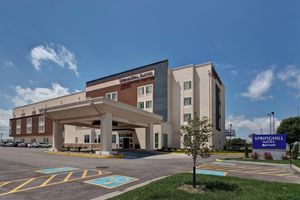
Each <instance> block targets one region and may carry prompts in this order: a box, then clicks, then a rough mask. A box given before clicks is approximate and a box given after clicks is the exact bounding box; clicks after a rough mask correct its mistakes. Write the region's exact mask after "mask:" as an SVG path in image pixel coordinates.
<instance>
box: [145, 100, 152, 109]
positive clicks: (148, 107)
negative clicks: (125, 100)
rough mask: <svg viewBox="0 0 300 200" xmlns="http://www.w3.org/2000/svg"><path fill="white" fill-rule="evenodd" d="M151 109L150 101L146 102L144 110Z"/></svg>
mask: <svg viewBox="0 0 300 200" xmlns="http://www.w3.org/2000/svg"><path fill="white" fill-rule="evenodd" d="M151 108H152V101H146V109H151Z"/></svg>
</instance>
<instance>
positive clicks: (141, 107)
mask: <svg viewBox="0 0 300 200" xmlns="http://www.w3.org/2000/svg"><path fill="white" fill-rule="evenodd" d="M138 108H139V109H142V110H143V109H144V102H138Z"/></svg>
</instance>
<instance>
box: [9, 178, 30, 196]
mask: <svg viewBox="0 0 300 200" xmlns="http://www.w3.org/2000/svg"><path fill="white" fill-rule="evenodd" d="M33 180H35V178H30V179H28V180H27V181H25V182H24V183H22V184H21V185H19V186H18V187H16V188H15V189H13V190H11V191H9V192H8V193H14V192H16V191H18V190H19V189H20V188H21V187H23V186H25V185H27V184H28V183H30V182H31V181H33Z"/></svg>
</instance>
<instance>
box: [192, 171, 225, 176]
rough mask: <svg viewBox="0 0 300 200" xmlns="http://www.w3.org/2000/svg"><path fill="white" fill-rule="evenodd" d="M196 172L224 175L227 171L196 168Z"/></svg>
mask: <svg viewBox="0 0 300 200" xmlns="http://www.w3.org/2000/svg"><path fill="white" fill-rule="evenodd" d="M196 174H206V175H214V176H226V175H227V172H221V171H212V170H202V169H196Z"/></svg>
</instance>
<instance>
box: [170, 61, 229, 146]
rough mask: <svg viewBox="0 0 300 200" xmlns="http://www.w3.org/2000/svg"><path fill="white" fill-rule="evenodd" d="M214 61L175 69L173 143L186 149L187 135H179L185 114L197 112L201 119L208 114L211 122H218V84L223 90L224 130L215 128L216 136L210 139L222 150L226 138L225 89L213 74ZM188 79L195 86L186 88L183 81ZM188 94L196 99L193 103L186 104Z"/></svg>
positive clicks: (172, 80)
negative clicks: (216, 102) (184, 141)
mask: <svg viewBox="0 0 300 200" xmlns="http://www.w3.org/2000/svg"><path fill="white" fill-rule="evenodd" d="M211 73H212V64H211V63H206V64H200V65H187V66H183V67H179V68H175V69H173V70H171V85H170V89H171V94H170V97H171V98H170V101H169V102H170V103H171V118H170V124H171V125H172V126H171V127H172V138H173V139H172V146H173V147H177V148H182V147H183V145H182V142H183V138H182V137H180V136H178V134H177V133H178V131H179V130H180V126H181V125H182V124H183V115H184V113H191V116H192V117H193V115H194V114H195V113H196V114H198V116H199V117H200V118H202V117H204V116H207V117H208V118H209V119H210V120H211V123H212V124H213V125H214V124H215V106H214V104H215V84H217V85H218V86H219V87H220V90H221V105H222V107H221V116H222V117H221V118H222V119H221V131H218V130H216V129H215V125H214V127H213V130H212V133H213V135H212V137H211V139H210V144H209V145H210V146H213V148H215V149H222V148H223V144H224V141H225V135H224V128H225V98H224V94H225V89H224V86H223V85H220V84H219V83H218V81H217V80H215V79H214V77H212V76H211ZM185 81H192V89H191V90H188V91H184V89H183V83H184V82H185ZM184 97H191V98H192V106H190V107H185V106H184V103H183V101H184Z"/></svg>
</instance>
